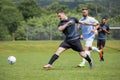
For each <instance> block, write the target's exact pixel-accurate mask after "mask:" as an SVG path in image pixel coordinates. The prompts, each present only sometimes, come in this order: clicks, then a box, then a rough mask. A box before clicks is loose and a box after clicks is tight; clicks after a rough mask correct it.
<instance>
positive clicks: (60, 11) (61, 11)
mask: <svg viewBox="0 0 120 80" xmlns="http://www.w3.org/2000/svg"><path fill="white" fill-rule="evenodd" d="M56 13H57V14H58V13H65V12H64V11H63V10H62V9H58V10H57V11H56Z"/></svg>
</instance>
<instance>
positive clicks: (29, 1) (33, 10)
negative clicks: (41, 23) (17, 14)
mask: <svg viewBox="0 0 120 80" xmlns="http://www.w3.org/2000/svg"><path fill="white" fill-rule="evenodd" d="M18 9H19V10H20V11H21V12H22V14H23V17H24V19H25V20H27V19H29V18H33V17H34V16H35V17H38V16H40V15H41V13H42V12H41V8H40V6H39V5H38V4H37V3H36V2H35V0H22V1H20V2H19V4H18Z"/></svg>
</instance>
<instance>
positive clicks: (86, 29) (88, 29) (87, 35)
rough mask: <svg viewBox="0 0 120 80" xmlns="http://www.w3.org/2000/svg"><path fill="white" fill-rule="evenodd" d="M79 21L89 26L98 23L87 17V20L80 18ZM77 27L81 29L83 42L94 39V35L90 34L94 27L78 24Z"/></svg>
mask: <svg viewBox="0 0 120 80" xmlns="http://www.w3.org/2000/svg"><path fill="white" fill-rule="evenodd" d="M80 21H83V22H86V23H90V24H96V23H99V22H98V21H97V20H96V19H95V18H93V17H89V16H88V17H87V18H84V17H82V18H81V19H80ZM78 27H79V28H81V29H82V35H83V39H84V40H88V39H94V38H95V34H94V33H93V32H91V30H92V29H94V28H95V27H94V26H90V25H83V24H80V25H79V26H78Z"/></svg>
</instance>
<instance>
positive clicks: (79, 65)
mask: <svg viewBox="0 0 120 80" xmlns="http://www.w3.org/2000/svg"><path fill="white" fill-rule="evenodd" d="M77 67H85V63H81V64H78V65H77Z"/></svg>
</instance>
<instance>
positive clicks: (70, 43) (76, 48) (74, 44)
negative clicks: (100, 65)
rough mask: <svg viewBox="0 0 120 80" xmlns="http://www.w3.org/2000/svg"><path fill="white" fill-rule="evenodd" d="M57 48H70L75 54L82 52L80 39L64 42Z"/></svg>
mask: <svg viewBox="0 0 120 80" xmlns="http://www.w3.org/2000/svg"><path fill="white" fill-rule="evenodd" d="M59 47H63V48H65V49H69V48H72V49H73V50H74V51H77V52H81V51H83V48H82V45H81V42H80V39H76V40H70V41H64V42H62V43H61V44H60V46H59Z"/></svg>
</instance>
